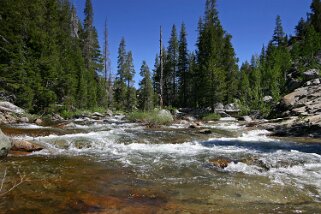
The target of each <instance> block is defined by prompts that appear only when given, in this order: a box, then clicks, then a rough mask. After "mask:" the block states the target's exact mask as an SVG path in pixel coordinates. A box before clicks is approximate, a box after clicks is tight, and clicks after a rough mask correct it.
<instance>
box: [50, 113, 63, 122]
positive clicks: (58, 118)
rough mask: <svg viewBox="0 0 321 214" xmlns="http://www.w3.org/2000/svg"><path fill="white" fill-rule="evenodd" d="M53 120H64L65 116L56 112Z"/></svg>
mask: <svg viewBox="0 0 321 214" xmlns="http://www.w3.org/2000/svg"><path fill="white" fill-rule="evenodd" d="M52 120H53V121H63V120H64V118H63V117H62V116H60V114H54V115H52Z"/></svg>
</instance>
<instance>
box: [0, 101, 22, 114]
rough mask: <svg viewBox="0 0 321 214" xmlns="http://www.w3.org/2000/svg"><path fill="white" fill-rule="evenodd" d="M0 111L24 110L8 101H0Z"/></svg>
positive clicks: (19, 112)
mask: <svg viewBox="0 0 321 214" xmlns="http://www.w3.org/2000/svg"><path fill="white" fill-rule="evenodd" d="M0 111H4V112H12V113H15V114H23V113H24V110H23V109H22V108H19V107H18V106H16V105H14V104H12V103H10V102H0Z"/></svg>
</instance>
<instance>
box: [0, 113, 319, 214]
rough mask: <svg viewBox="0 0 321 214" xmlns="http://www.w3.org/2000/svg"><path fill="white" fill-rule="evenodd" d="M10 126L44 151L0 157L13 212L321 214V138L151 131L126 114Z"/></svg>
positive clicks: (236, 130) (178, 128)
mask: <svg viewBox="0 0 321 214" xmlns="http://www.w3.org/2000/svg"><path fill="white" fill-rule="evenodd" d="M1 128H2V130H3V131H4V133H6V134H7V135H9V136H10V137H12V138H13V139H15V140H16V141H27V142H32V143H35V144H36V145H38V146H40V147H42V148H43V149H42V150H39V151H34V152H32V153H28V154H27V155H26V154H9V156H8V157H7V158H6V159H4V160H1V164H0V179H1V181H3V185H2V190H1V193H2V194H1V195H0V196H1V200H0V210H2V211H3V212H5V213H271V212H272V213H275V212H278V213H320V212H321V203H320V201H321V198H320V194H321V182H320V180H321V140H319V139H313V140H311V139H304V138H272V137H270V136H269V134H270V133H269V132H268V131H266V130H263V129H262V130H260V129H253V128H247V127H246V126H245V125H242V124H240V123H238V122H235V121H219V122H209V123H205V124H202V128H198V127H194V128H191V127H190V125H189V124H186V123H177V124H173V125H172V126H169V127H168V126H167V127H159V128H152V129H151V128H146V127H145V126H143V125H142V124H139V123H129V122H127V121H126V120H125V119H124V118H123V117H121V116H116V117H109V118H107V119H106V118H105V119H104V120H89V121H88V119H86V120H83V119H78V120H74V121H72V122H66V123H64V124H60V125H59V126H51V127H43V126H37V125H30V124H23V125H6V126H2V127H1ZM201 129H203V130H204V129H206V130H208V131H207V132H200V130H201ZM12 187H13V188H12ZM11 188H12V189H11ZM3 193H5V194H3Z"/></svg>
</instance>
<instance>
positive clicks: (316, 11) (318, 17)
mask: <svg viewBox="0 0 321 214" xmlns="http://www.w3.org/2000/svg"><path fill="white" fill-rule="evenodd" d="M311 11H312V13H311V14H310V21H311V24H312V26H313V27H314V29H315V31H316V32H317V33H319V34H321V1H320V0H313V1H312V3H311Z"/></svg>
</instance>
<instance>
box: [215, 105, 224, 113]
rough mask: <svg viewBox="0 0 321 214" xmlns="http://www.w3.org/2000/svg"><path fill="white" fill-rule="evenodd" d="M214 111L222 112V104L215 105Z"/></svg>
mask: <svg viewBox="0 0 321 214" xmlns="http://www.w3.org/2000/svg"><path fill="white" fill-rule="evenodd" d="M214 110H215V111H224V110H225V108H224V105H223V103H216V104H215V106H214Z"/></svg>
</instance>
